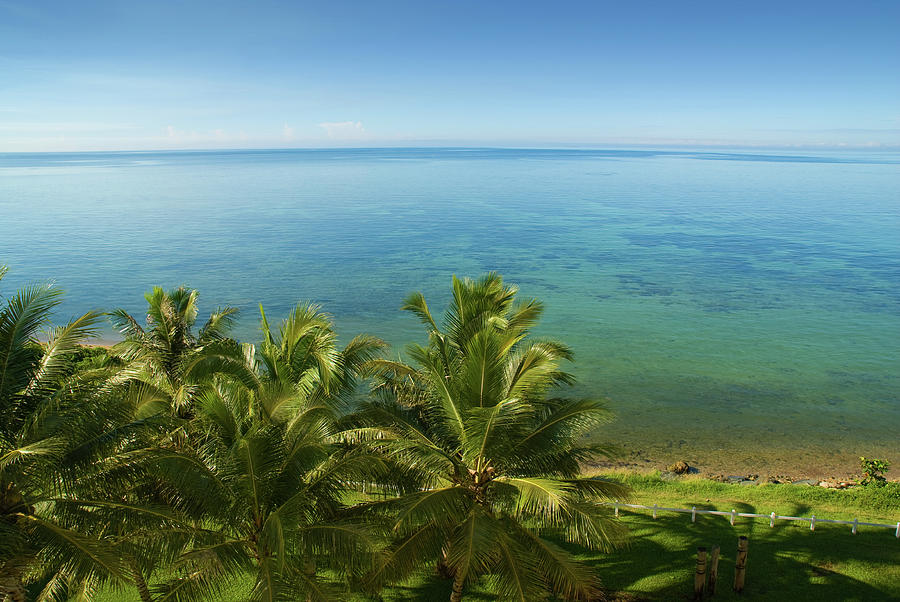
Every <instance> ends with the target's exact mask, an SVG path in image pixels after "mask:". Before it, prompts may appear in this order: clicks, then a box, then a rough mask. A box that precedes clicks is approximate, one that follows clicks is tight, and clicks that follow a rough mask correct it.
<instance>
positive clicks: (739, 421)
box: [0, 148, 900, 464]
mask: <svg viewBox="0 0 900 602" xmlns="http://www.w3.org/2000/svg"><path fill="white" fill-rule="evenodd" d="M0 263H6V264H8V265H9V267H10V273H9V275H8V276H7V278H6V279H5V280H4V281H3V283H2V284H0V291H2V292H4V293H6V294H8V293H10V292H11V291H12V290H14V289H15V288H16V287H18V286H19V285H21V284H22V283H24V282H26V281H34V280H48V279H53V280H55V281H56V282H57V283H58V284H59V285H60V286H62V287H63V288H65V289H66V291H67V293H68V295H67V300H66V303H65V305H64V307H63V312H62V314H63V315H62V316H61V318H62V317H67V316H69V315H72V314H75V313H79V312H83V311H85V310H87V309H91V308H112V307H124V308H126V309H128V310H129V311H131V312H133V313H140V311H141V309H142V308H143V297H142V296H143V294H144V292H146V291H147V290H148V289H149V288H150V287H151V286H153V285H155V284H160V285H163V286H167V287H171V286H175V285H179V284H186V285H188V286H192V287H196V288H198V289H199V290H200V292H201V301H202V303H203V305H204V308H205V309H206V310H211V309H212V308H213V307H214V306H216V305H225V304H229V305H235V306H238V307H240V308H241V310H242V312H243V314H242V315H243V320H242V322H241V324H240V327H239V329H238V335H239V336H240V337H241V338H243V339H245V340H255V337H256V318H257V304H258V303H259V302H262V303H263V304H264V305H265V307H266V312H267V314H268V315H269V316H270V318H272V317H277V316H279V315H282V314H284V313H285V312H286V311H287V310H288V308H289V307H290V306H292V305H293V304H294V303H296V302H297V301H298V300H301V299H314V300H316V301H318V302H320V303H322V304H323V305H324V307H325V309H326V310H327V311H329V312H330V313H332V314H333V315H334V316H335V319H336V322H337V326H338V330H339V331H340V332H341V333H342V334H343V335H344V336H345V337H349V336H351V335H352V334H355V333H357V332H362V331H367V332H371V333H373V334H377V335H380V336H382V337H384V338H385V339H387V340H389V341H390V342H391V343H393V344H394V345H395V346H397V348H399V347H401V346H402V344H403V343H406V342H409V341H412V340H420V339H421V338H422V337H421V329H420V328H419V326H418V324H417V323H416V321H415V320H414V319H413V318H412V317H411V316H407V315H405V314H403V313H402V312H400V311H398V310H397V308H398V307H399V305H400V303H401V301H402V298H403V297H404V295H405V294H406V293H408V292H410V291H412V290H422V291H424V292H425V293H426V295H427V297H428V298H429V301H430V304H431V305H432V306H433V307H441V306H442V305H443V303H444V302H445V301H446V300H447V298H448V290H449V281H450V275H451V274H457V275H470V276H477V275H478V274H480V273H482V272H484V271H487V270H496V271H499V272H501V273H502V274H504V276H505V277H506V278H507V279H508V280H509V281H512V282H515V283H517V284H519V285H520V288H521V291H522V294H524V295H526V296H535V297H539V298H541V299H542V300H544V301H545V303H546V305H547V313H546V319H545V320H544V323H543V326H542V328H541V330H540V334H543V335H550V336H554V337H557V338H560V339H562V340H564V341H566V342H568V343H569V344H571V345H572V346H573V347H574V348H575V351H576V354H577V358H578V362H577V364H576V366H575V368H574V371H575V372H576V373H577V374H578V376H579V379H580V383H581V384H580V385H579V387H578V390H577V391H576V392H577V393H579V394H592V395H604V396H607V397H609V398H610V399H611V405H612V406H613V408H614V409H615V410H616V412H617V413H618V415H619V421H618V422H617V423H616V424H615V425H614V426H613V427H610V428H609V429H607V430H606V431H604V432H603V433H602V435H603V436H605V437H609V438H612V439H615V440H617V441H618V442H619V443H621V444H623V445H624V446H625V447H626V448H629V449H632V450H634V449H638V448H641V449H644V450H649V451H651V452H653V453H657V454H661V455H666V454H668V455H672V456H676V455H678V454H688V455H689V457H690V454H695V455H700V454H701V451H698V450H710V449H714V450H720V451H721V452H722V453H726V452H727V453H730V454H738V455H739V454H742V453H747V454H750V453H751V451H748V450H750V449H753V450H757V451H758V450H759V449H760V448H765V449H766V450H767V452H766V453H768V454H769V456H768V457H769V459H770V460H771V461H772V462H780V461H782V460H784V461H785V462H789V461H792V460H790V459H789V457H790V455H791V454H793V453H797V454H800V455H802V454H807V455H810V457H811V456H813V455H822V454H825V455H829V454H830V457H833V459H834V460H835V462H844V461H846V460H847V459H848V458H852V457H855V456H858V455H863V454H865V455H875V454H879V453H880V454H882V455H893V457H894V458H895V459H896V461H897V463H898V464H900V453H898V452H900V443H898V441H900V437H898V435H897V433H898V432H900V403H898V402H900V400H898V397H900V393H898V391H900V155H898V154H896V153H894V154H891V153H880V154H876V153H861V152H846V153H836V152H829V153H826V152H815V153H813V152H807V153H794V152H790V153H788V152H784V151H759V152H757V151H720V150H715V151H710V150H708V149H707V150H702V151H655V150H590V151H585V150H572V149H569V150H503V149H434V148H428V149H362V150H350V149H335V150H290V151H228V152H146V153H76V154H57V153H54V154H0ZM753 453H755V452H753ZM701 461H702V459H701Z"/></svg>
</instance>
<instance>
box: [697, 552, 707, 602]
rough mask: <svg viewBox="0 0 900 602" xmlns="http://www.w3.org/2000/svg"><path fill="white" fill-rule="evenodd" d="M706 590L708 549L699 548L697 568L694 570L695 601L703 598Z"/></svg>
mask: <svg viewBox="0 0 900 602" xmlns="http://www.w3.org/2000/svg"><path fill="white" fill-rule="evenodd" d="M704 589H706V548H704V547H699V548H697V566H696V567H695V568H694V599H695V600H700V599H701V598H703V590H704Z"/></svg>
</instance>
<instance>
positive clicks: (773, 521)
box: [769, 510, 775, 528]
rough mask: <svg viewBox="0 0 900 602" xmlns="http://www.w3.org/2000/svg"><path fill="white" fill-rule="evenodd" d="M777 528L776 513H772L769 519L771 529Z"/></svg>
mask: <svg viewBox="0 0 900 602" xmlns="http://www.w3.org/2000/svg"><path fill="white" fill-rule="evenodd" d="M774 526H775V511H774V510H773V511H772V516H771V517H770V518H769V528H772V527H774Z"/></svg>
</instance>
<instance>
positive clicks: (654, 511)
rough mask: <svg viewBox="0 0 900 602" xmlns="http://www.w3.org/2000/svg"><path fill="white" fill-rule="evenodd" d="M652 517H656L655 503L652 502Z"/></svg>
mask: <svg viewBox="0 0 900 602" xmlns="http://www.w3.org/2000/svg"><path fill="white" fill-rule="evenodd" d="M653 518H656V504H653Z"/></svg>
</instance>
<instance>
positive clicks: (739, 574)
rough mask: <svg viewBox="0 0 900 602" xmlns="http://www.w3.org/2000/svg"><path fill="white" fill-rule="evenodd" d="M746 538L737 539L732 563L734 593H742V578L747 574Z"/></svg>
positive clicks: (742, 536)
mask: <svg viewBox="0 0 900 602" xmlns="http://www.w3.org/2000/svg"><path fill="white" fill-rule="evenodd" d="M747 544H748V541H747V536H746V535H741V536H740V537H739V538H738V553H737V560H736V561H735V563H734V591H736V592H738V593H740V592H742V591H744V576H745V574H746V572H747Z"/></svg>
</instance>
